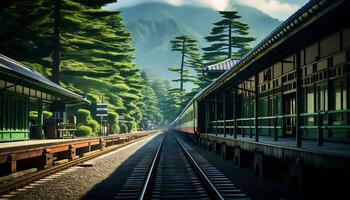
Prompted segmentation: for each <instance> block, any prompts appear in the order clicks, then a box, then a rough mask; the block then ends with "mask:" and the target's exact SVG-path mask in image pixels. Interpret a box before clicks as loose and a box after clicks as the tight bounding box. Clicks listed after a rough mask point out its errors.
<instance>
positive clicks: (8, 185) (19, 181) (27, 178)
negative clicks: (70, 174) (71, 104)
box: [0, 134, 153, 194]
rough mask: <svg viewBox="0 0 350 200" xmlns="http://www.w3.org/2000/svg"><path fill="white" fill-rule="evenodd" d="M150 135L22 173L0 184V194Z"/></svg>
mask: <svg viewBox="0 0 350 200" xmlns="http://www.w3.org/2000/svg"><path fill="white" fill-rule="evenodd" d="M152 135H153V134H149V135H146V136H144V137H141V138H137V139H135V140H132V141H129V142H126V143H124V144H121V145H115V146H111V147H107V148H106V149H104V150H102V151H99V150H97V151H96V152H95V153H92V154H90V155H87V156H84V157H81V158H77V159H75V160H72V161H70V162H68V163H65V164H62V165H58V166H52V167H49V168H46V169H43V170H40V171H38V172H35V173H32V174H28V175H24V176H21V177H18V178H16V179H13V180H10V181H8V182H5V183H2V184H0V194H5V193H7V192H10V191H13V190H15V189H17V188H19V187H22V186H24V185H28V184H30V183H31V182H33V181H36V180H39V179H42V178H44V177H46V176H49V175H51V174H54V173H57V172H60V171H62V170H65V169H68V168H70V167H73V166H75V165H78V164H81V163H83V162H86V161H88V160H91V159H93V158H96V157H99V156H102V155H104V154H107V153H109V152H112V151H115V150H117V149H120V148H122V147H125V146H128V145H130V144H132V143H135V142H137V141H140V140H143V139H146V138H148V137H150V136H152Z"/></svg>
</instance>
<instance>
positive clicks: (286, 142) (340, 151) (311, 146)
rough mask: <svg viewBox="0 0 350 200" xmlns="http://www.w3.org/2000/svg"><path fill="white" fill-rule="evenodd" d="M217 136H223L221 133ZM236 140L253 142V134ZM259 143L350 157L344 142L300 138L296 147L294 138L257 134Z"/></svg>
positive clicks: (349, 147)
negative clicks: (275, 138) (321, 141)
mask: <svg viewBox="0 0 350 200" xmlns="http://www.w3.org/2000/svg"><path fill="white" fill-rule="evenodd" d="M218 136H219V137H223V138H224V135H223V134H221V135H218ZM226 138H228V139H234V136H233V135H226ZM237 140H241V141H247V142H253V143H255V137H254V136H253V137H252V138H250V137H249V136H245V137H242V136H241V135H237ZM259 143H263V144H266V145H273V146H280V147H286V148H293V149H294V148H295V149H299V150H304V151H312V152H315V153H319V154H328V155H334V156H341V157H348V158H350V144H344V143H335V142H324V144H323V146H318V145H317V141H312V140H302V147H296V140H295V138H292V137H287V138H278V141H274V140H273V137H270V136H259Z"/></svg>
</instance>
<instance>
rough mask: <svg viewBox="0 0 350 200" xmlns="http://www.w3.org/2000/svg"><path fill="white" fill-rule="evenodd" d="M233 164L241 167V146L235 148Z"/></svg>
mask: <svg viewBox="0 0 350 200" xmlns="http://www.w3.org/2000/svg"><path fill="white" fill-rule="evenodd" d="M233 162H234V164H235V165H236V166H239V167H240V166H241V148H240V147H239V146H236V147H234V148H233Z"/></svg>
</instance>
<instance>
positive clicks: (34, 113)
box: [29, 111, 53, 120]
mask: <svg viewBox="0 0 350 200" xmlns="http://www.w3.org/2000/svg"><path fill="white" fill-rule="evenodd" d="M52 115H53V114H52V112H49V111H43V119H49V118H50V117H52ZM29 119H30V120H31V119H32V120H37V119H38V111H30V112H29Z"/></svg>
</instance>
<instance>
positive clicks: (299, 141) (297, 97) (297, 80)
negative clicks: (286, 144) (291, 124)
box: [295, 52, 303, 147]
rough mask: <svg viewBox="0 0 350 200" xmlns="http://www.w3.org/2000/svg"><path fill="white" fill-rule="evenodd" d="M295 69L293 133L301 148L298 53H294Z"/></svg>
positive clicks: (299, 65) (300, 98) (300, 89)
mask: <svg viewBox="0 0 350 200" xmlns="http://www.w3.org/2000/svg"><path fill="white" fill-rule="evenodd" d="M295 68H296V72H295V73H296V98H295V101H296V102H295V104H296V108H295V114H296V117H295V118H296V119H295V122H296V123H295V131H296V134H295V135H296V146H297V147H301V145H302V144H301V138H302V130H301V128H300V126H301V119H300V113H301V109H302V101H303V99H302V96H301V95H302V87H301V84H302V80H301V73H302V72H301V57H300V52H298V53H296V58H295Z"/></svg>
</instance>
